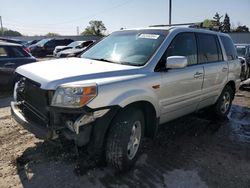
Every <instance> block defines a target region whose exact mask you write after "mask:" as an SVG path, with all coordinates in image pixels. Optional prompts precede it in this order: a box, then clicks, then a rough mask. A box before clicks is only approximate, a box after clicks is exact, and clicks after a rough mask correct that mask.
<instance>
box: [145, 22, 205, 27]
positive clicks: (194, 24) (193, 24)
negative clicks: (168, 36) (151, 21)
mask: <svg viewBox="0 0 250 188" xmlns="http://www.w3.org/2000/svg"><path fill="white" fill-rule="evenodd" d="M201 23H202V22H198V23H179V24H169V25H150V26H149V27H171V26H182V25H187V26H191V27H192V26H199V25H200V24H201Z"/></svg>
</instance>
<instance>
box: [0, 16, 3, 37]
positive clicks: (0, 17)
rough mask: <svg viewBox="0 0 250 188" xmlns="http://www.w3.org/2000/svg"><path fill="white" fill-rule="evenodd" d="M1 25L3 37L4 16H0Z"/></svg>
mask: <svg viewBox="0 0 250 188" xmlns="http://www.w3.org/2000/svg"><path fill="white" fill-rule="evenodd" d="M0 24H1V34H2V36H3V22H2V16H0Z"/></svg>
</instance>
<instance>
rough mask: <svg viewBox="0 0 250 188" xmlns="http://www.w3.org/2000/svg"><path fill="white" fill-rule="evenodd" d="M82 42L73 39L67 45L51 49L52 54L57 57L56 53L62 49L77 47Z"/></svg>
mask: <svg viewBox="0 0 250 188" xmlns="http://www.w3.org/2000/svg"><path fill="white" fill-rule="evenodd" d="M83 42H85V41H74V42H71V43H70V44H69V45H67V46H56V47H55V50H54V51H53V56H54V57H57V53H58V52H60V51H62V50H67V49H72V48H77V47H79V46H80V45H81V44H82V43H83Z"/></svg>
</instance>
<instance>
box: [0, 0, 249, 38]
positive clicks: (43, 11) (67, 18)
mask: <svg viewBox="0 0 250 188" xmlns="http://www.w3.org/2000/svg"><path fill="white" fill-rule="evenodd" d="M216 12H218V13H219V14H221V15H225V13H228V15H229V17H230V21H231V23H233V25H234V26H235V27H236V26H237V25H238V24H242V25H247V27H249V28H250V0H237V1H236V0H207V1H204V0H172V23H186V22H200V21H203V20H204V19H206V18H210V19H212V18H213V16H214V14H215V13H216ZM168 15H169V0H88V1H87V0H50V1H49V0H0V16H2V20H3V26H4V27H7V28H8V29H12V30H17V31H19V32H21V33H22V34H24V35H35V34H37V35H40V34H46V33H48V32H55V33H59V34H61V35H76V33H77V29H76V28H77V26H79V29H80V32H82V31H83V30H84V28H85V27H86V26H87V25H88V22H89V21H90V20H102V21H103V22H104V24H105V26H106V28H107V29H108V32H109V33H110V32H112V31H115V30H119V29H120V28H121V27H124V28H134V27H146V26H149V25H155V24H168V20H169V17H168ZM223 19H224V18H223Z"/></svg>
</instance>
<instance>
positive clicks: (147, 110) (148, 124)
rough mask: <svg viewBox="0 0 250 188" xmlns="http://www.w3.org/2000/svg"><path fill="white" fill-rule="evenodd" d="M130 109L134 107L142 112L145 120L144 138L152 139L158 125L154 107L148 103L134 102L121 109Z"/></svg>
mask: <svg viewBox="0 0 250 188" xmlns="http://www.w3.org/2000/svg"><path fill="white" fill-rule="evenodd" d="M130 107H134V108H137V109H139V110H141V111H142V113H143V115H144V120H145V136H146V137H149V138H154V136H155V135H156V133H157V130H158V125H159V118H158V117H157V113H156V110H155V107H154V105H153V104H152V103H150V102H148V101H136V102H133V103H130V104H127V105H126V106H124V107H123V108H122V109H125V108H130Z"/></svg>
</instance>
